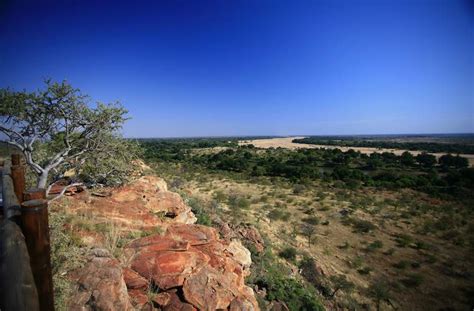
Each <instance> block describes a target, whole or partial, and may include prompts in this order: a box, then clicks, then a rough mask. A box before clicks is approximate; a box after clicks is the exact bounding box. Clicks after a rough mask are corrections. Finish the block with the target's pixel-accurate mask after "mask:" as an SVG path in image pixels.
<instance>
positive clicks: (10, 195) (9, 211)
mask: <svg viewBox="0 0 474 311" xmlns="http://www.w3.org/2000/svg"><path fill="white" fill-rule="evenodd" d="M2 200H3V217H5V219H12V220H14V221H16V220H15V219H14V218H17V217H18V216H20V211H19V208H20V204H19V202H18V198H17V196H16V194H15V189H14V186H13V179H12V178H11V163H10V160H8V161H5V165H4V166H3V169H2Z"/></svg>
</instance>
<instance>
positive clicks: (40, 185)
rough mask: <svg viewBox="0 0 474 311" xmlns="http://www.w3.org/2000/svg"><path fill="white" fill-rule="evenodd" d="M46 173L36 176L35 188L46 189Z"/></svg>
mask: <svg viewBox="0 0 474 311" xmlns="http://www.w3.org/2000/svg"><path fill="white" fill-rule="evenodd" d="M48 173H49V171H43V172H41V174H40V175H39V176H38V183H37V188H41V189H46V187H47V183H48Z"/></svg>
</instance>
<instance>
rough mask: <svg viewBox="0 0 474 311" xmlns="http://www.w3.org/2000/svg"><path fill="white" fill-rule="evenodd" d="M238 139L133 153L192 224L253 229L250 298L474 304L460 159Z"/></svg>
mask: <svg viewBox="0 0 474 311" xmlns="http://www.w3.org/2000/svg"><path fill="white" fill-rule="evenodd" d="M245 139H246V140H247V141H248V140H249V139H251V138H245ZM238 140H239V138H216V139H204V138H203V139H179V140H178V139H175V140H173V139H169V140H163V139H160V140H143V141H141V142H140V143H141V145H142V147H143V149H144V157H145V159H146V161H147V163H148V164H149V165H150V166H152V167H153V169H154V170H156V172H157V174H158V175H160V176H163V177H165V178H166V179H167V181H168V182H169V184H170V185H172V187H173V188H174V190H176V191H178V192H181V193H192V194H193V196H194V197H195V198H196V199H195V201H193V202H191V203H192V206H193V210H194V211H196V212H197V215H198V219H199V220H200V222H202V223H203V224H207V225H216V222H215V219H216V218H219V219H223V220H225V221H226V222H229V223H232V224H235V225H237V224H242V223H244V224H251V225H253V226H255V227H256V228H257V229H258V230H259V231H260V233H261V234H262V235H263V236H264V237H265V240H266V246H265V251H264V252H263V253H258V252H256V251H255V250H254V249H252V247H251V246H248V247H249V249H250V250H251V252H252V259H253V264H252V268H251V269H252V274H251V277H250V280H249V282H251V283H253V286H254V287H255V288H256V289H257V290H256V292H257V295H258V296H259V297H260V298H259V299H271V300H278V301H282V302H285V303H286V304H287V306H288V307H289V308H290V309H291V310H318V309H319V308H320V307H321V305H323V306H324V307H325V308H326V309H329V310H331V309H336V308H345V309H348V310H361V309H362V310H364V309H370V310H372V309H378V310H392V309H399V310H408V309H409V310H422V309H424V308H426V306H428V305H430V306H434V305H436V306H438V308H439V309H443V308H451V309H452V310H463V309H465V308H467V307H469V306H470V305H472V303H473V301H472V293H473V292H474V285H473V275H474V268H473V264H472V260H470V258H472V254H473V251H474V230H473V228H474V221H473V209H472V207H473V206H474V197H473V193H474V191H473V190H474V168H471V167H468V163H467V161H466V160H465V159H464V158H462V157H460V156H457V155H446V156H444V157H438V158H436V157H434V156H432V155H430V154H428V153H420V154H419V155H418V156H413V155H412V154H411V153H409V152H406V153H403V154H401V155H396V154H394V153H389V152H384V153H373V154H368V155H367V154H363V153H360V152H356V151H354V150H349V151H346V152H342V151H341V150H339V149H296V150H289V149H284V148H268V149H263V148H256V147H254V146H252V145H246V146H240V145H239V144H238ZM400 147H401V146H400ZM403 148H407V147H406V146H404V147H403ZM427 151H434V150H428V149H427ZM444 151H447V150H444ZM463 152H467V151H466V150H463ZM198 203H199V204H198Z"/></svg>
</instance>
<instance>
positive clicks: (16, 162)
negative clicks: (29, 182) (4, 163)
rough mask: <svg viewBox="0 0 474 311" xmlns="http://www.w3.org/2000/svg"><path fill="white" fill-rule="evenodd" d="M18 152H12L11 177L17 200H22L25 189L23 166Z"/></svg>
mask: <svg viewBox="0 0 474 311" xmlns="http://www.w3.org/2000/svg"><path fill="white" fill-rule="evenodd" d="M20 159H21V158H20V155H19V154H12V166H11V177H12V180H13V188H14V189H15V194H16V196H17V198H18V201H19V202H20V203H21V202H23V192H24V191H25V167H24V166H23V165H22V164H21V161H20Z"/></svg>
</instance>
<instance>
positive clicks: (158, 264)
mask: <svg viewBox="0 0 474 311" xmlns="http://www.w3.org/2000/svg"><path fill="white" fill-rule="evenodd" d="M73 199H74V200H75V201H76V203H78V204H74V208H75V209H76V210H77V211H78V212H79V211H81V212H82V211H83V210H86V209H87V210H92V211H93V213H94V216H96V217H97V218H99V219H102V218H107V219H108V220H109V221H114V222H117V223H120V224H121V229H122V230H127V229H131V230H137V229H139V228H148V227H151V228H152V227H154V226H157V225H158V226H160V227H161V228H162V229H164V230H165V231H164V233H163V234H155V235H150V236H147V237H144V238H139V239H136V240H134V241H132V242H130V243H129V244H128V245H126V246H125V248H124V250H123V253H124V258H123V259H122V262H121V263H120V262H119V261H118V260H116V259H114V258H112V257H111V256H110V255H109V254H108V253H107V251H105V250H97V249H96V250H94V251H93V253H92V255H91V256H90V258H89V261H88V263H87V264H86V265H85V267H84V268H81V269H80V270H77V271H75V272H74V273H73V280H74V281H75V282H76V290H75V293H74V295H73V297H71V300H70V304H69V309H71V310H133V309H135V310H219V309H220V310H249V311H250V310H259V308H258V304H257V301H256V299H255V296H254V292H253V290H252V289H251V288H250V287H248V286H246V285H245V283H244V278H245V277H246V276H247V275H248V273H249V267H250V265H251V256H250V251H249V250H248V249H246V248H245V247H244V246H242V244H241V243H240V241H239V240H238V239H236V237H235V236H232V237H230V236H228V237H225V239H220V238H219V234H218V232H217V231H216V229H214V228H211V227H206V226H201V225H195V224H192V223H194V222H195V221H196V218H195V217H194V214H193V213H192V212H191V209H190V208H189V207H188V206H187V205H186V204H185V203H184V202H183V200H182V198H181V197H180V196H179V195H178V194H176V193H173V192H169V191H168V190H167V187H166V183H165V182H164V181H163V180H162V179H160V178H157V177H152V176H144V177H141V178H140V179H138V180H137V181H136V182H135V183H133V184H130V185H127V186H124V187H121V188H119V189H116V190H112V191H110V193H109V194H108V195H107V196H105V197H95V198H93V199H87V198H86V197H84V194H83V193H81V194H78V195H76V196H74V198H73ZM249 235H250V236H251V237H252V239H253V238H255V237H253V235H252V234H249ZM257 240H258V239H257Z"/></svg>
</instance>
